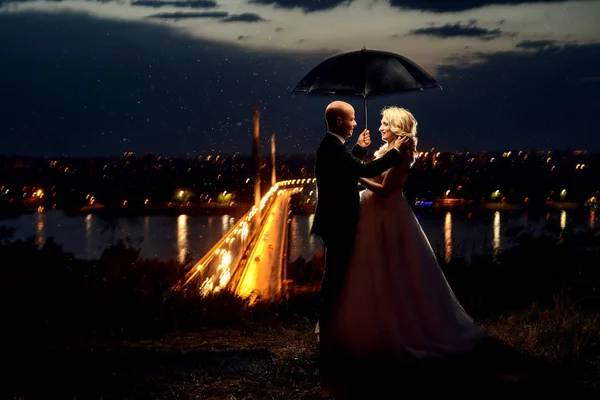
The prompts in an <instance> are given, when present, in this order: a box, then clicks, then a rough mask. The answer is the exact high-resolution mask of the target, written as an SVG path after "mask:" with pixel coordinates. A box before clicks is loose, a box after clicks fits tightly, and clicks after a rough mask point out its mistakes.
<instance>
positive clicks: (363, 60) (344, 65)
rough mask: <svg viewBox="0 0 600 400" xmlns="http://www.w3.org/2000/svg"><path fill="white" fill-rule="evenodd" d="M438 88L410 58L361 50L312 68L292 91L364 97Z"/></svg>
mask: <svg viewBox="0 0 600 400" xmlns="http://www.w3.org/2000/svg"><path fill="white" fill-rule="evenodd" d="M438 88H439V89H441V88H442V87H441V86H440V84H439V83H438V82H437V81H436V80H435V79H434V78H433V77H432V76H431V75H429V74H428V73H427V72H426V71H425V70H424V69H423V68H421V67H420V66H419V65H417V64H416V63H415V62H413V61H411V60H410V59H408V58H406V57H404V56H402V55H400V54H395V53H391V52H387V51H380V50H367V49H364V48H363V49H362V50H358V51H352V52H349V53H343V54H338V55H335V56H333V57H330V58H328V59H326V60H325V61H323V62H321V63H320V64H319V65H317V66H316V67H314V68H313V69H312V70H311V71H310V72H308V74H306V75H305V76H304V78H302V80H300V82H299V83H298V84H297V85H296V87H295V88H294V89H292V92H304V93H329V94H337V95H350V96H362V97H363V98H364V101H365V124H366V121H367V97H368V96H375V95H382V94H390V93H401V92H410V91H415V90H424V89H438Z"/></svg>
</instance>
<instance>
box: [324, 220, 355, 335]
mask: <svg viewBox="0 0 600 400" xmlns="http://www.w3.org/2000/svg"><path fill="white" fill-rule="evenodd" d="M355 236H356V228H355V227H347V228H346V229H342V230H339V231H338V232H336V234H335V235H322V236H321V241H322V242H323V246H324V248H325V272H324V274H323V279H322V281H321V290H320V292H319V310H318V317H319V330H320V332H321V336H323V333H325V331H326V330H327V327H328V325H329V322H330V321H331V318H332V317H333V313H334V312H335V308H336V305H337V302H338V300H339V297H340V294H341V292H342V288H343V285H344V279H345V277H346V271H347V269H348V264H350V258H351V256H352V250H353V248H354V238H355Z"/></svg>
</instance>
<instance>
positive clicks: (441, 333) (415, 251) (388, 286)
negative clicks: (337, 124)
mask: <svg viewBox="0 0 600 400" xmlns="http://www.w3.org/2000/svg"><path fill="white" fill-rule="evenodd" d="M360 202H361V203H360V215H359V221H358V230H357V236H356V241H355V245H354V254H353V256H352V260H351V262H350V265H349V268H348V272H347V275H346V280H345V283H344V288H343V290H342V293H341V297H340V302H339V307H338V309H337V311H336V313H335V315H334V318H333V320H332V324H331V331H330V334H331V335H333V336H332V337H333V338H334V340H335V341H336V342H337V343H339V344H341V345H343V347H344V348H346V350H347V351H349V353H350V354H352V355H355V356H358V357H367V358H377V357H380V356H381V357H390V356H401V355H402V354H404V353H406V352H408V353H410V354H412V355H413V356H415V357H418V358H422V357H430V356H442V355H450V354H461V353H466V352H469V351H471V350H473V349H474V347H475V346H476V345H477V344H478V343H479V342H480V340H481V339H482V338H484V337H485V336H486V332H485V330H484V329H482V328H481V327H479V326H478V325H476V324H475V323H474V322H473V320H472V318H471V317H470V316H469V315H468V314H467V313H466V312H465V310H464V309H463V308H462V306H461V305H460V304H459V302H458V300H457V299H456V297H455V296H454V293H453V291H452V289H451V288H450V286H449V285H448V282H447V281H446V278H445V276H444V274H443V272H442V270H441V268H440V266H439V264H438V262H437V259H436V256H435V253H434V252H433V249H432V248H431V245H430V243H429V240H428V239H427V236H426V235H425V233H424V232H423V229H422V228H421V225H420V224H419V221H418V220H417V218H416V216H415V215H414V213H413V211H412V208H411V206H410V204H409V203H408V201H407V200H406V198H405V197H404V194H403V193H402V190H401V188H400V187H398V189H397V190H395V191H394V192H393V193H391V194H389V195H388V196H387V197H382V196H379V195H377V194H374V193H373V192H371V191H369V190H364V191H363V192H361V196H360Z"/></svg>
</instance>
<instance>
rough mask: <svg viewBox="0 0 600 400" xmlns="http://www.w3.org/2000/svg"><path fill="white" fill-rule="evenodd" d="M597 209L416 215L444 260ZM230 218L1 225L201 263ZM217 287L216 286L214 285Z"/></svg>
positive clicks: (48, 219)
mask: <svg viewBox="0 0 600 400" xmlns="http://www.w3.org/2000/svg"><path fill="white" fill-rule="evenodd" d="M596 215H597V214H595V213H594V211H591V212H588V213H584V214H579V217H576V216H575V213H574V212H572V211H564V210H563V211H558V210H557V211H556V212H551V213H547V214H545V213H542V214H541V215H540V214H537V215H535V214H532V213H529V214H526V213H506V212H494V213H491V214H487V215H483V216H482V215H480V216H476V217H473V216H471V215H470V214H465V213H461V212H454V211H453V212H449V213H444V214H428V213H417V216H418V218H419V222H420V223H421V226H422V227H423V230H424V232H425V233H426V234H427V237H428V238H429V241H430V242H431V245H432V247H433V248H434V249H437V250H436V251H438V252H439V253H440V255H441V256H442V257H444V258H445V259H448V257H450V256H457V257H465V258H469V256H470V254H472V252H473V251H475V250H479V249H480V248H481V247H483V246H488V247H490V248H491V249H492V250H493V251H494V252H497V251H498V250H499V249H501V248H502V247H503V246H507V245H508V244H509V243H510V241H509V240H508V238H507V237H506V235H505V232H506V230H507V229H510V228H514V227H516V226H526V225H527V226H528V227H529V228H531V229H534V228H536V227H541V226H542V225H544V223H545V222H546V220H550V219H552V220H554V221H556V222H557V223H558V224H560V226H561V228H563V229H564V228H565V227H567V226H570V227H582V228H588V227H589V228H594V227H595V226H596V222H595V220H596ZM313 219H314V215H292V216H291V223H290V236H291V240H290V243H289V253H290V260H291V261H294V260H295V259H297V258H298V257H300V256H302V257H304V259H306V260H310V259H311V258H312V256H313V254H314V253H315V251H317V250H322V245H321V242H320V240H319V239H318V238H316V237H315V236H312V235H310V227H311V226H312V221H313ZM235 222H236V218H234V217H231V216H185V215H180V216H143V217H135V218H119V219H111V220H106V219H104V218H102V217H101V216H100V215H85V216H74V217H68V216H65V215H64V213H62V211H58V210H47V209H46V210H42V209H40V210H39V211H38V212H34V213H32V214H27V215H22V216H20V217H18V218H15V219H8V220H4V221H0V224H2V225H7V226H12V227H14V228H16V232H15V235H14V238H15V239H18V238H21V239H24V238H26V237H29V236H33V237H34V240H35V243H36V244H37V245H41V244H43V243H44V241H45V240H47V239H48V238H49V237H53V238H54V239H55V240H56V241H57V242H58V243H59V244H61V245H62V246H63V249H64V250H65V251H68V252H72V253H74V255H75V256H76V257H79V258H87V259H92V258H98V257H99V256H100V254H101V252H102V250H103V249H104V248H105V247H106V246H107V245H109V244H111V243H113V242H114V241H115V240H117V239H122V238H129V239H131V240H132V241H133V242H134V243H139V246H140V253H141V255H142V256H143V257H148V258H155V257H156V258H159V259H163V260H167V259H174V260H179V261H182V260H184V259H185V256H186V255H187V253H188V252H189V253H190V255H191V257H192V260H199V259H200V258H201V257H202V256H203V255H204V254H205V253H206V252H207V251H208V250H209V249H210V248H211V247H212V246H213V245H214V244H215V243H216V242H217V241H218V240H219V239H220V238H221V237H223V235H224V234H225V233H226V232H227V231H228V230H229V229H231V227H232V226H233V225H234V224H235ZM215 284H216V282H215Z"/></svg>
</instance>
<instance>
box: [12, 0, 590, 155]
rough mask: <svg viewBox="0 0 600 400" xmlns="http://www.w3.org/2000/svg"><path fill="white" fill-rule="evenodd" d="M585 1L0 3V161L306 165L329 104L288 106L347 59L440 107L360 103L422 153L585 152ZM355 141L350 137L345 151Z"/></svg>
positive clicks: (397, 101) (400, 100)
mask: <svg viewBox="0 0 600 400" xmlns="http://www.w3.org/2000/svg"><path fill="white" fill-rule="evenodd" d="M598 16H600V1H596V0H591V1H545V2H541V1H529V2H523V1H508V0H497V1H494V0H490V1H484V0H479V1H478V0H461V1H454V2H451V1H443V0H437V1H431V0H429V1H425V0H423V1H418V0H409V1H404V0H322V1H317V0H304V1H302V0H279V1H275V0H215V1H212V0H190V1H187V2H184V1H177V2H172V1H162V0H138V1H129V0H126V1H98V2H96V1H92V0H90V1H83V0H65V1H18V2H15V1H10V0H0V52H1V53H2V56H1V57H0V110H1V113H0V154H3V155H11V154H21V155H35V156H38V155H39V156H44V155H47V156H57V155H67V156H105V155H106V156H112V155H120V154H122V153H123V152H125V151H133V152H134V153H136V154H138V155H142V154H144V153H146V152H153V153H157V154H160V155H170V156H178V155H185V154H207V153H222V154H230V153H234V152H239V153H243V154H248V153H249V152H250V151H251V148H252V112H253V107H254V105H258V106H259V107H260V113H261V140H262V143H263V151H264V152H266V153H268V152H269V150H268V149H269V145H268V141H269V139H270V137H271V135H272V134H275V136H276V143H277V152H278V153H279V154H290V153H291V154H309V153H313V152H314V150H315V148H316V146H317V144H318V142H319V140H320V138H321V137H322V135H323V134H324V130H325V126H324V122H323V112H324V109H325V106H326V105H327V104H328V103H329V102H330V101H332V100H335V99H342V100H346V101H349V102H350V103H351V104H353V105H354V107H355V108H356V117H357V121H358V123H359V128H361V127H362V126H363V125H364V113H363V102H362V98H359V97H350V98H348V97H335V96H329V95H306V94H297V93H296V94H291V93H290V90H291V89H292V88H293V87H294V86H295V85H296V83H297V82H298V81H299V80H300V79H301V78H302V77H303V76H304V74H306V73H307V72H308V71H309V70H310V69H311V68H312V67H314V66H316V65H317V64H318V63H319V62H321V61H323V60H324V59H326V58H327V57H329V56H332V55H335V54H338V53H341V52H346V51H352V50H358V49H360V48H362V47H363V46H366V47H367V48H370V49H378V50H385V51H392V52H396V53H399V54H402V55H405V56H407V57H409V58H411V59H412V60H413V61H415V62H416V63H418V64H419V65H421V66H422V67H423V68H425V69H426V70H427V71H428V72H429V73H430V74H432V75H433V76H434V77H435V78H436V79H437V80H438V82H439V83H440V84H441V85H442V87H443V90H437V91H436V90H434V91H424V92H415V93H411V94H399V95H388V96H384V97H373V98H371V99H370V100H369V121H368V125H369V128H370V129H371V132H372V134H373V139H374V145H372V150H375V149H376V148H377V147H379V144H380V137H379V134H378V133H377V128H378V127H379V119H380V114H379V111H380V110H381V108H382V107H384V106H385V105H398V106H402V107H406V108H408V109H409V110H410V111H412V112H413V114H414V115H415V117H416V118H417V120H418V122H419V132H418V134H419V137H420V141H419V146H420V149H421V150H429V149H431V148H435V149H438V150H440V151H459V150H465V151H482V150H488V151H494V150H516V149H527V150H528V149H538V150H552V149H573V150H600V118H599V114H600V25H598V23H597V21H596V20H597V18H598ZM360 130H361V129H358V128H357V129H356V130H355V137H354V138H351V139H350V141H351V143H354V142H355V140H356V135H358V133H359V131H360Z"/></svg>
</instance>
